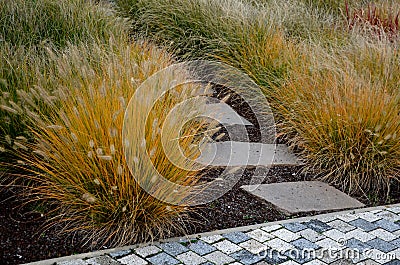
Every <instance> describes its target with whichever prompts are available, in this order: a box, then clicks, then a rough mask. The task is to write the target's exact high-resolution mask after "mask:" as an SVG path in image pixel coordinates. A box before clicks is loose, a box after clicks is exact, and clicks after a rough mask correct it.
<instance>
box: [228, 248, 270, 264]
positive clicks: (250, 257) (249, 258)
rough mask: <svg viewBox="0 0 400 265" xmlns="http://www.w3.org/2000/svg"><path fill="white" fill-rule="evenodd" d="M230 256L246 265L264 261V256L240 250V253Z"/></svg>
mask: <svg viewBox="0 0 400 265" xmlns="http://www.w3.org/2000/svg"><path fill="white" fill-rule="evenodd" d="M230 256H231V257H232V258H234V259H235V260H237V261H239V262H240V263H242V264H245V265H251V264H254V263H256V262H259V261H261V260H262V259H263V257H262V256H260V255H254V254H253V253H251V252H249V251H247V250H240V251H238V252H235V253H233V254H231V255H230Z"/></svg>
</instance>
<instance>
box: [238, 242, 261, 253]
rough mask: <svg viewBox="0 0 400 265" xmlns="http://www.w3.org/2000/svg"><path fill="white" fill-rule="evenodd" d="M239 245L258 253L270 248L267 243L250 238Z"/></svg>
mask: <svg viewBox="0 0 400 265" xmlns="http://www.w3.org/2000/svg"><path fill="white" fill-rule="evenodd" d="M239 246H240V247H242V248H244V249H246V250H247V251H249V252H251V253H253V254H258V253H260V252H262V251H264V250H266V249H267V248H268V247H267V246H266V245H264V244H261V243H260V242H258V241H257V240H255V239H250V240H247V241H245V242H242V243H240V244H239Z"/></svg>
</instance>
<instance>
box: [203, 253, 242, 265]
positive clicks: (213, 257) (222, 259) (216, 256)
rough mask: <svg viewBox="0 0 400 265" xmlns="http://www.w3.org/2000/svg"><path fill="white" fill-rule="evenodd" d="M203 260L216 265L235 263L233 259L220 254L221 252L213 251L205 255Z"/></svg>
mask: <svg viewBox="0 0 400 265" xmlns="http://www.w3.org/2000/svg"><path fill="white" fill-rule="evenodd" d="M204 258H205V259H207V260H208V261H211V262H212V263H214V264H216V265H223V264H228V263H231V262H234V261H235V259H234V258H232V257H230V256H228V255H226V254H224V253H222V252H221V251H214V252H212V253H210V254H207V255H205V256H204Z"/></svg>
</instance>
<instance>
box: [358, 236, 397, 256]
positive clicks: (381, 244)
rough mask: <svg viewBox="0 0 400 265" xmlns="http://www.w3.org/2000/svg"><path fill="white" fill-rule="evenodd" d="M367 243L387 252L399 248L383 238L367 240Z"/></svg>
mask: <svg viewBox="0 0 400 265" xmlns="http://www.w3.org/2000/svg"><path fill="white" fill-rule="evenodd" d="M366 244H368V245H370V246H371V247H372V248H375V249H378V250H380V251H383V252H386V253H387V252H390V251H392V250H395V249H396V248H397V246H395V245H393V244H391V243H389V242H386V241H385V240H382V239H380V238H375V239H372V240H370V241H368V242H366Z"/></svg>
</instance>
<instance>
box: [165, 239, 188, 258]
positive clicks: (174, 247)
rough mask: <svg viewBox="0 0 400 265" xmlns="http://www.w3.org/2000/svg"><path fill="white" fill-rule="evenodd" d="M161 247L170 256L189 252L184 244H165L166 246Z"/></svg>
mask: <svg viewBox="0 0 400 265" xmlns="http://www.w3.org/2000/svg"><path fill="white" fill-rule="evenodd" d="M160 247H161V248H162V249H163V250H164V251H165V252H167V253H168V254H170V255H172V256H176V255H179V254H181V253H183V252H186V251H188V250H189V249H187V248H186V247H184V246H183V245H182V244H179V243H177V242H170V243H164V244H161V245H160Z"/></svg>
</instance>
